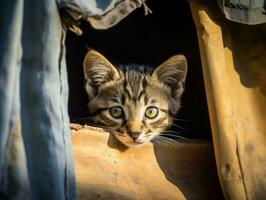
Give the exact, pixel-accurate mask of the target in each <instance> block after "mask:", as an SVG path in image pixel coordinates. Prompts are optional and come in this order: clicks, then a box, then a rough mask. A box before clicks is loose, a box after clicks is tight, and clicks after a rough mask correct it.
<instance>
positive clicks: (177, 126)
mask: <svg viewBox="0 0 266 200" xmlns="http://www.w3.org/2000/svg"><path fill="white" fill-rule="evenodd" d="M172 126H174V127H176V128H180V129H181V130H183V131H185V132H188V130H187V129H185V128H183V127H181V126H179V125H177V124H172Z"/></svg>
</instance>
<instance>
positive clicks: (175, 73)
mask: <svg viewBox="0 0 266 200" xmlns="http://www.w3.org/2000/svg"><path fill="white" fill-rule="evenodd" d="M186 75H187V60H186V58H185V56H183V55H175V56H172V57H171V58H169V59H168V60H166V61H165V62H164V63H162V64H161V65H160V66H159V67H157V68H156V69H155V71H154V72H153V73H152V76H153V77H155V78H157V80H159V81H161V82H163V83H164V84H165V85H167V86H168V87H169V88H170V89H171V93H172V96H173V97H174V98H175V99H179V98H180V97H181V95H182V93H183V92H184V89H185V88H184V85H185V84H184V83H185V79H186Z"/></svg>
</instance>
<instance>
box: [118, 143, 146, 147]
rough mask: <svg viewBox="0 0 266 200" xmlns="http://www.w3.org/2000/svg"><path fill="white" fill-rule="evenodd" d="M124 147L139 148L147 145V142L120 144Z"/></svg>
mask: <svg viewBox="0 0 266 200" xmlns="http://www.w3.org/2000/svg"><path fill="white" fill-rule="evenodd" d="M122 143H123V144H124V145H125V146H127V147H133V148H139V147H141V146H143V145H145V144H147V143H148V142H143V143H139V142H127V143H124V142H122Z"/></svg>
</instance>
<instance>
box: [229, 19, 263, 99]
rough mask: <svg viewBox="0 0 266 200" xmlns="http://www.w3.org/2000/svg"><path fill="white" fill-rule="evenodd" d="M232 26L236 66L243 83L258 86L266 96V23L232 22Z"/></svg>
mask: <svg viewBox="0 0 266 200" xmlns="http://www.w3.org/2000/svg"><path fill="white" fill-rule="evenodd" d="M230 27H231V35H232V41H233V44H232V45H233V46H232V48H233V51H234V52H235V53H234V54H233V56H234V62H235V68H236V71H237V72H238V74H239V77H240V81H241V83H242V84H243V85H244V86H245V87H248V88H255V87H258V88H259V89H260V90H261V92H262V94H263V95H264V96H266V67H265V66H266V40H265V38H266V25H265V24H261V25H256V26H246V25H242V24H236V23H231V26H230ZM251 36H252V37H251ZM246 38H248V39H246Z"/></svg>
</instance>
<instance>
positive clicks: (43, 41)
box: [0, 0, 141, 200]
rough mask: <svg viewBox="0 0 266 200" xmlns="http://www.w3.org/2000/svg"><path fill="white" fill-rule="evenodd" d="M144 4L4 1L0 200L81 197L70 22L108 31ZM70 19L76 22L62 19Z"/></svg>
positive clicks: (0, 11)
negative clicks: (71, 105)
mask: <svg viewBox="0 0 266 200" xmlns="http://www.w3.org/2000/svg"><path fill="white" fill-rule="evenodd" d="M140 5H141V1H135V0H124V1H120V0H62V1H60V0H58V1H55V0H42V1H36V0H1V1H0V199H38V200H41V199H45V200H48V199H49V200H53V199H54V200H61V199H76V186H75V176H74V168H73V159H72V151H71V137H70V136H71V135H70V129H69V117H68V112H67V104H68V83H67V71H66V62H65V53H66V52H65V43H64V42H65V35H66V29H65V27H68V28H71V27H72V24H71V23H73V24H74V25H75V24H76V22H77V21H79V20H80V19H81V18H83V19H85V20H87V21H88V22H90V23H91V24H92V26H93V27H95V28H98V29H106V28H109V27H111V26H113V25H115V24H117V23H118V22H119V21H120V20H122V19H123V18H124V17H125V16H127V15H128V14H129V13H130V12H131V11H133V10H134V9H135V8H137V7H139V6H140ZM61 11H64V13H67V15H64V16H67V18H68V19H64V17H63V19H62V18H61V17H60V13H62V12H61ZM65 20H66V21H69V20H70V25H69V24H67V25H66V24H62V21H65ZM80 67H81V66H80Z"/></svg>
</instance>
